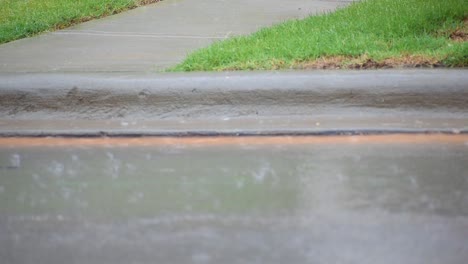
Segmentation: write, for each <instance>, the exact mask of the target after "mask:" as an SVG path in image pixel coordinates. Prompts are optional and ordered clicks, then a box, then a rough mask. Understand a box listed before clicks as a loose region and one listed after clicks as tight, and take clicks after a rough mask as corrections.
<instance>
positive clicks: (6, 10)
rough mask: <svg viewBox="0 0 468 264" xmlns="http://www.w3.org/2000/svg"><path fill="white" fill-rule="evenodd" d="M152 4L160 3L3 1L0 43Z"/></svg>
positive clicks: (134, 0) (150, 0) (146, 0)
mask: <svg viewBox="0 0 468 264" xmlns="http://www.w3.org/2000/svg"><path fill="white" fill-rule="evenodd" d="M153 2H157V0H0V43H6V42H9V41H13V40H16V39H20V38H25V37H29V36H33V35H36V34H38V33H41V32H44V31H48V30H56V29H61V28H65V27H68V26H71V25H73V24H76V23H80V22H84V21H88V20H91V19H94V18H99V17H103V16H107V15H112V14H115V13H118V12H121V11H125V10H128V9H132V8H135V7H137V6H139V5H143V4H149V3H153Z"/></svg>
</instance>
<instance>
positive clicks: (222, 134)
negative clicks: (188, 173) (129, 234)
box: [0, 129, 468, 138]
mask: <svg viewBox="0 0 468 264" xmlns="http://www.w3.org/2000/svg"><path fill="white" fill-rule="evenodd" d="M395 134H407V135H418V134H419V135H434V134H444V135H460V134H468V130H456V129H455V130H404V129H402V130H397V129H394V130H373V129H362V130H324V131H247V132H246V131H244V132H215V131H186V132H141V133H139V132H122V131H118V132H105V131H98V132H76V133H73V132H68V133H67V132H31V133H28V132H0V138H5V137H37V138H41V137H65V138H99V137H115V138H119V137H120V138H130V137H180V138H182V137H232V136H235V137H283V136H290V137H294V136H298V137H301V136H360V135H363V136H364V135H395Z"/></svg>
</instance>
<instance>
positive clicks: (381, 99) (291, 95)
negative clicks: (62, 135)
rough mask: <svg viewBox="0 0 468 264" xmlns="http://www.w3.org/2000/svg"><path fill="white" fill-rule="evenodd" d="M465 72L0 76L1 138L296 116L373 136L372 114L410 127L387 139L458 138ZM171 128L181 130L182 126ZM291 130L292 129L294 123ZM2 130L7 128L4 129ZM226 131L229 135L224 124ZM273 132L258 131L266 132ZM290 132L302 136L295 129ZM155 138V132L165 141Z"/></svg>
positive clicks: (467, 89) (466, 89)
mask: <svg viewBox="0 0 468 264" xmlns="http://www.w3.org/2000/svg"><path fill="white" fill-rule="evenodd" d="M467 73H468V71H467V70H460V69H459V70H439V69H437V70H375V71H311V72H296V71H295V72H228V73H189V74H178V73H164V74H150V75H148V74H128V75H124V74H121V73H119V74H116V73H107V74H4V75H0V79H1V80H2V81H1V82H0V115H1V116H2V117H3V118H2V121H3V124H4V125H3V126H2V127H3V129H2V128H0V132H1V131H3V132H4V133H6V132H7V130H8V132H9V133H11V132H14V131H22V130H21V129H20V127H23V128H24V131H31V130H34V129H33V127H32V126H29V128H28V129H25V125H24V124H23V125H19V126H16V128H15V130H14V131H12V129H11V128H12V127H14V126H10V125H11V122H16V123H17V122H20V120H43V121H44V122H45V121H47V122H49V123H50V124H53V122H54V121H56V120H71V121H77V120H141V121H144V122H146V124H148V120H153V128H160V127H161V122H160V121H161V120H179V121H180V120H184V121H183V123H185V122H186V121H187V120H191V121H193V120H205V121H203V122H198V123H200V127H198V128H197V125H196V124H195V125H194V122H192V123H191V125H190V127H191V128H192V129H193V130H191V131H193V132H194V133H196V132H197V131H198V133H201V132H203V131H219V126H218V125H216V124H217V123H219V122H218V121H219V120H224V121H226V119H227V120H231V119H236V118H237V119H252V120H266V119H268V120H271V119H278V118H279V117H282V119H283V120H284V119H285V118H286V119H294V118H299V119H300V120H301V121H300V123H308V121H307V122H306V121H304V120H306V119H307V120H309V121H310V118H312V119H314V120H319V119H320V120H330V119H332V120H333V119H334V120H335V123H337V122H338V120H343V119H346V120H348V119H356V118H357V117H356V116H359V118H361V119H363V116H364V119H366V118H367V120H369V119H375V122H374V125H372V124H371V125H369V124H368V125H366V126H360V125H359V124H362V120H361V122H360V123H359V124H358V125H357V126H356V125H354V127H350V126H346V127H340V126H339V125H335V126H334V127H333V126H330V127H328V128H326V129H325V128H321V129H319V130H318V131H316V132H320V133H322V132H324V131H325V130H326V131H335V129H334V128H336V129H338V128H339V129H342V130H343V131H350V130H353V131H354V130H357V131H359V130H362V131H366V130H376V129H377V130H379V129H381V128H382V125H381V124H380V125H379V124H378V123H379V122H377V121H378V120H379V116H380V117H382V118H383V119H385V118H389V117H393V118H394V117H395V116H399V117H400V119H401V118H404V119H405V120H409V121H407V122H406V123H407V124H406V125H398V126H387V127H384V128H385V129H387V130H389V131H407V130H408V131H413V130H414V129H416V130H420V131H425V132H431V131H442V132H444V131H464V130H465V129H466V128H467V127H468V122H467V121H466V120H465V119H467V118H466V116H467V114H468V74H467ZM206 120H214V121H211V125H208V127H209V128H211V129H206V126H207V124H206V123H207V122H206ZM417 120H419V121H420V123H428V120H432V121H431V122H432V125H431V124H427V125H422V126H417V125H414V122H416V121H417ZM421 120H423V121H421ZM424 120H425V121H424ZM434 120H436V121H434ZM437 120H440V121H443V120H445V123H447V122H448V125H447V124H444V125H434V122H435V123H437V122H438V121H437ZM275 122H276V124H277V123H278V122H279V121H275ZM275 122H273V123H275ZM382 122H383V121H382ZM431 122H429V123H431ZM195 123H197V121H195ZM213 123H214V124H215V125H213ZM224 123H225V122H224ZM241 123H242V122H241ZM256 123H257V124H258V123H259V122H256ZM260 123H265V122H260ZM273 123H272V124H273ZM315 123H317V122H315ZM332 123H333V122H332ZM400 123H401V122H400ZM409 123H412V124H413V125H408V124H409ZM26 124H27V122H26ZM81 124H82V125H81V126H75V127H74V129H75V130H77V129H78V130H80V129H81V130H83V131H87V133H91V134H99V133H101V134H102V133H104V134H112V133H113V132H112V131H115V129H116V128H115V127H114V128H112V129H111V128H110V127H113V126H112V125H110V126H109V125H104V124H103V125H102V127H99V125H96V124H94V125H93V126H92V129H91V130H89V129H87V126H88V125H85V124H84V123H83V122H82V123H81ZM83 124H84V125H83ZM107 124H108V123H107ZM178 124H179V125H178V126H179V127H180V122H178ZM202 124H203V125H202ZM290 125H292V127H294V124H290ZM7 126H9V127H10V129H6V127H7ZM165 126H166V128H167V129H169V128H171V127H172V128H173V127H174V126H173V125H171V124H170V123H168V124H166V125H165ZM236 126H237V127H238V128H240V131H239V129H236V131H235V133H243V132H245V131H244V130H243V129H242V127H243V125H242V124H240V127H239V124H236ZM149 127H151V125H150V126H149ZM162 127H164V126H162ZM223 127H224V128H226V126H225V124H224V125H223ZM255 127H258V126H256V125H253V126H252V125H250V126H245V129H247V130H248V131H250V132H249V133H251V132H252V131H253V133H257V134H258V132H259V131H257V130H256V129H255ZM263 127H264V125H263ZM274 127H275V125H271V126H270V127H269V128H268V129H267V131H265V130H262V129H260V130H261V131H264V132H265V133H266V132H268V131H269V133H270V134H271V132H272V131H273V130H274V129H273V128H274ZM141 128H148V125H145V127H141V126H140V127H133V128H130V127H128V128H127V127H125V128H123V129H124V130H126V129H127V130H128V131H129V132H130V131H132V129H133V130H135V129H136V130H140V129H141ZM201 128H205V129H201ZM233 128H234V125H233V126H232V127H229V126H228V127H227V128H226V129H227V132H229V133H232V132H233V130H232V129H233ZM299 128H301V129H299ZM18 129H19V130H18ZM67 129H70V128H67ZM167 129H166V130H164V131H168V130H167ZM285 129H286V128H285ZM285 129H283V130H280V132H281V131H285ZM297 129H299V130H300V131H302V132H303V131H304V128H303V127H302V126H298V127H297ZM156 130H157V131H159V132H158V133H159V134H161V133H162V134H164V133H165V132H164V131H162V132H161V131H160V130H159V129H156ZM169 130H170V131H174V129H169ZM305 130H306V131H309V130H308V129H305ZM41 131H42V130H41ZM51 131H55V130H54V129H51ZM119 131H120V130H119ZM157 131H155V130H151V129H150V130H148V131H147V132H148V133H150V134H151V133H153V134H158V133H156V132H157ZM177 131H179V133H180V132H181V131H185V132H187V128H186V127H184V126H182V127H180V129H179V130H177ZM98 132H99V133H98ZM160 132H161V133H160ZM185 132H184V133H185ZM225 132H226V131H225ZM302 132H301V133H302ZM309 132H310V131H309ZM281 133H283V132H281ZM39 134H41V133H39ZM49 134H50V133H49ZM51 134H53V132H51Z"/></svg>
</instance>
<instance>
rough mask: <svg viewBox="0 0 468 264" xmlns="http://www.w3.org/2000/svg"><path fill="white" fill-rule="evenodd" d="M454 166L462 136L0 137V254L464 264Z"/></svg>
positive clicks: (462, 166) (467, 141)
mask: <svg viewBox="0 0 468 264" xmlns="http://www.w3.org/2000/svg"><path fill="white" fill-rule="evenodd" d="M8 140H13V141H10V143H8ZM15 140H16V141H15ZM21 140H23V141H26V143H25V144H22V143H20V141H21ZM106 140H107V141H106ZM14 141H15V142H14ZM12 142H13V143H12ZM28 142H29V143H28ZM32 142H36V144H32ZM99 142H101V143H99ZM119 142H120V143H119ZM23 143H24V142H23ZM467 164H468V136H466V135H429V136H427V135H394V136H388V135H382V136H354V137H343V136H341V137H258V138H255V137H254V138H251V137H247V138H242V137H240V138H239V137H233V138H230V137H226V138H223V137H221V138H161V137H159V138H138V139H132V138H120V139H119V138H110V139H105V138H104V139H102V138H94V139H93V138H88V139H74V140H73V139H59V138H42V139H41V138H35V139H34V138H33V139H27V138H24V139H21V138H16V139H8V138H3V139H2V141H0V175H1V176H0V259H2V263H6V264H10V263H48V264H54V263H65V262H66V263H424V264H426V263H450V264H464V263H466V259H468V165H467Z"/></svg>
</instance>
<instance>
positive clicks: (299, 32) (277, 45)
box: [169, 0, 468, 71]
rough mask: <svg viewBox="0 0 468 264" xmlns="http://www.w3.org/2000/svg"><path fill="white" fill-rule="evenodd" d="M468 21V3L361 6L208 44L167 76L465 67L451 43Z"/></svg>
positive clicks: (467, 48)
mask: <svg viewBox="0 0 468 264" xmlns="http://www.w3.org/2000/svg"><path fill="white" fill-rule="evenodd" d="M286 4H287V3H286ZM467 17H468V1H467V0H444V1H440V0H364V1H361V2H355V3H353V4H351V5H349V6H347V7H345V8H342V9H339V10H337V11H336V12H333V13H326V14H322V15H318V16H310V17H308V18H306V19H302V20H291V21H287V22H284V23H282V24H279V25H276V26H273V27H271V28H265V29H262V30H260V31H258V32H256V33H254V34H252V35H250V36H241V37H233V38H231V39H228V40H225V41H220V42H217V43H214V44H213V45H211V46H209V47H207V48H204V49H201V50H198V51H196V52H194V53H192V54H190V55H189V56H188V57H187V58H186V60H185V61H184V62H183V63H181V64H180V65H177V66H176V67H174V68H172V69H169V71H213V70H215V71H219V70H271V69H288V68H373V67H395V66H449V67H457V66H458V67H460V66H461V67H464V66H467V65H468V45H467V42H466V40H463V38H462V39H461V40H460V39H454V38H452V37H451V36H452V35H453V32H455V31H457V30H458V32H459V31H460V29H461V28H463V27H465V28H466V18H467ZM464 19H465V21H464Z"/></svg>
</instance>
